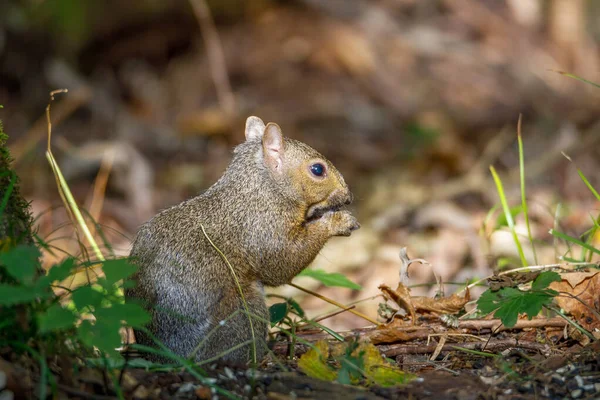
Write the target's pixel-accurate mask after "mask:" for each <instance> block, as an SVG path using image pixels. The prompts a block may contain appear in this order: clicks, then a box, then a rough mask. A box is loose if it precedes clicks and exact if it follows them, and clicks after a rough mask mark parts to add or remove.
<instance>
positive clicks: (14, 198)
mask: <svg viewBox="0 0 600 400" xmlns="http://www.w3.org/2000/svg"><path fill="white" fill-rule="evenodd" d="M7 140H8V136H7V135H6V134H5V133H4V130H3V128H2V121H0V244H4V245H6V244H11V245H14V244H21V243H33V232H32V223H33V219H32V217H31V211H30V209H29V203H28V202H27V201H26V200H25V199H24V198H23V196H21V193H20V192H19V178H18V177H17V174H16V173H15V171H14V170H13V169H12V167H11V164H12V161H13V160H12V157H11V156H10V151H9V150H8V147H7V145H6V142H7ZM2 206H4V208H2ZM2 247H3V246H2Z"/></svg>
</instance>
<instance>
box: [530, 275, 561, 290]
mask: <svg viewBox="0 0 600 400" xmlns="http://www.w3.org/2000/svg"><path fill="white" fill-rule="evenodd" d="M561 279H562V278H561V277H560V275H559V274H558V273H556V272H554V271H546V272H542V273H541V274H539V275H538V276H537V278H535V280H534V281H533V283H532V284H531V289H532V290H543V289H546V288H547V287H548V285H550V284H551V283H552V282H560V281H561Z"/></svg>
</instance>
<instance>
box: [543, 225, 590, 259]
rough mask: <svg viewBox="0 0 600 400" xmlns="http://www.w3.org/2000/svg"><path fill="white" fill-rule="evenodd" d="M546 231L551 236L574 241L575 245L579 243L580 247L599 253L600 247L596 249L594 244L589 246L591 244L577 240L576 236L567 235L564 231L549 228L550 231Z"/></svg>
mask: <svg viewBox="0 0 600 400" xmlns="http://www.w3.org/2000/svg"><path fill="white" fill-rule="evenodd" d="M548 233H550V234H551V235H552V236H555V237H558V238H560V239H563V240H565V241H567V242H570V243H575V244H577V245H579V246H581V247H584V248H586V249H587V250H589V251H591V252H594V253H596V254H600V249H597V248H595V247H594V246H591V245H589V244H587V243H585V242H582V241H581V240H579V239H577V238H574V237H573V236H569V235H567V234H565V233H562V232H558V231H555V230H554V229H550V231H549V232H548Z"/></svg>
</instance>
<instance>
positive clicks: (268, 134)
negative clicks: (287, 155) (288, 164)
mask: <svg viewBox="0 0 600 400" xmlns="http://www.w3.org/2000/svg"><path fill="white" fill-rule="evenodd" d="M262 144H263V155H264V160H265V164H266V165H267V166H268V167H269V168H271V169H272V170H273V171H274V172H278V173H281V171H282V170H283V168H282V167H283V135H282V134H281V128H280V127H279V125H277V124H276V123H273V122H269V123H268V124H267V127H266V128H265V134H264V136H263V140H262Z"/></svg>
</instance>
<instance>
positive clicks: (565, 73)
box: [554, 71, 600, 89]
mask: <svg viewBox="0 0 600 400" xmlns="http://www.w3.org/2000/svg"><path fill="white" fill-rule="evenodd" d="M554 72H558V73H559V74H561V75H564V76H568V77H569V78H573V79H577V80H578V81H581V82H584V83H587V84H588V85H592V86H595V87H597V88H599V89H600V85H599V84H597V83H595V82H592V81H588V80H587V79H584V78H582V77H580V76H577V75H575V74H571V73H569V72H564V71H554Z"/></svg>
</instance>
